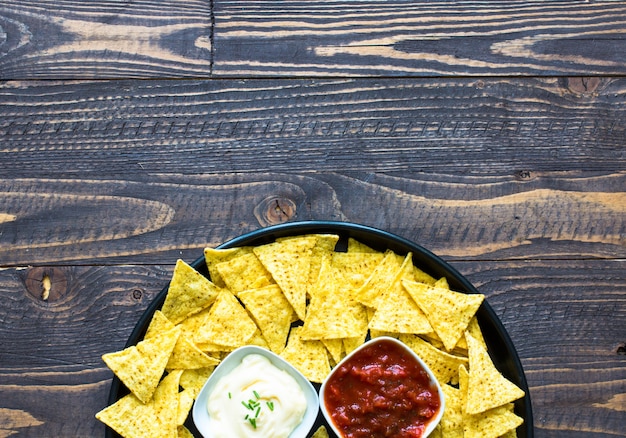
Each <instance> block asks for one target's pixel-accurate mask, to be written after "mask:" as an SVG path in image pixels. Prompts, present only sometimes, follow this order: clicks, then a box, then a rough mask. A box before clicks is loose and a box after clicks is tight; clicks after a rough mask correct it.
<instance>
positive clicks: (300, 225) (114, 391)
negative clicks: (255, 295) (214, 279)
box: [105, 221, 534, 438]
mask: <svg viewBox="0 0 626 438" xmlns="http://www.w3.org/2000/svg"><path fill="white" fill-rule="evenodd" d="M311 233H322V234H323V233H328V234H331V233H332V234H337V235H339V237H340V239H339V242H338V244H337V248H336V249H337V250H338V251H341V250H342V249H344V250H345V247H346V245H347V241H348V238H349V237H352V238H354V239H356V240H358V241H360V242H362V243H364V244H366V245H368V246H370V247H371V248H374V249H376V250H379V251H384V250H385V249H390V250H392V251H394V252H396V253H398V254H407V253H409V252H411V253H413V263H414V264H415V265H416V266H418V267H419V268H420V269H422V270H424V271H425V272H427V273H428V274H430V275H432V276H433V277H435V278H440V277H446V278H447V279H448V283H449V284H450V288H451V289H453V290H455V291H458V292H464V293H469V294H473V293H479V292H478V290H476V288H475V287H474V286H473V285H472V284H471V283H470V282H469V281H467V279H465V277H463V276H462V275H461V274H460V273H459V272H457V271H456V269H454V268H453V267H452V266H450V265H449V264H448V263H446V262H445V261H443V260H442V259H441V258H439V257H437V256H436V255H434V254H433V253H431V252H430V251H428V250H427V249H425V248H423V247H421V246H419V245H417V244H415V243H413V242H411V241H409V240H407V239H404V238H402V237H399V236H397V235H394V234H392V233H389V232H386V231H382V230H379V229H376V228H371V227H368V226H364V225H358V224H353V223H349V222H329V221H309V222H288V223H285V224H281V225H276V226H272V227H268V228H262V229H260V230H256V231H252V232H250V233H247V234H244V235H242V236H239V237H237V238H235V239H232V240H230V241H228V242H226V243H224V244H222V245H220V246H219V248H234V247H238V246H258V245H263V244H265V243H271V242H273V241H274V240H276V239H277V238H279V237H286V236H297V235H301V234H311ZM191 266H193V267H194V268H195V269H196V270H198V271H199V272H200V273H201V274H203V275H205V276H207V277H208V276H209V273H208V270H207V267H206V263H205V260H204V255H202V256H201V257H199V258H198V259H197V260H195V261H194V262H193V263H191ZM166 294H167V285H166V286H165V287H164V288H163V290H162V291H161V292H160V293H159V294H158V295H157V296H156V297H155V299H154V300H153V301H152V302H151V303H150V305H149V306H148V308H147V309H146V311H145V312H144V314H143V315H142V317H141V319H140V320H139V322H138V323H137V325H136V326H135V328H134V330H133V332H132V333H131V334H130V337H129V338H128V341H127V343H126V347H129V346H131V345H135V344H137V343H138V342H139V341H141V340H142V339H143V336H144V334H145V332H146V329H147V328H148V325H149V324H150V321H151V320H152V315H153V314H154V312H155V311H156V310H158V309H160V308H161V307H162V306H163V303H164V301H165V296H166ZM476 316H477V318H478V323H479V325H480V327H481V329H482V331H483V336H484V338H485V342H486V343H487V347H488V349H489V354H490V355H491V358H492V360H493V362H494V364H495V365H496V367H497V368H498V369H499V370H500V372H501V373H502V374H503V375H504V376H505V377H507V378H508V379H509V380H511V381H512V382H513V383H515V384H516V385H517V386H519V387H520V388H522V389H523V390H524V392H525V393H526V396H525V397H523V398H522V399H520V400H517V401H516V402H515V412H516V414H517V415H519V416H520V417H522V418H523V419H524V424H523V425H522V426H520V427H519V428H518V429H517V436H518V437H519V438H533V436H534V432H533V431H534V429H533V416H532V406H531V402H530V392H529V390H528V383H527V382H526V377H525V375H524V370H523V368H522V364H521V362H520V360H519V357H518V355H517V352H516V350H515V347H514V345H513V342H512V341H511V338H510V337H509V335H508V333H507V332H506V330H505V328H504V326H503V325H502V322H501V321H500V319H499V318H498V316H497V315H496V313H495V312H494V311H493V309H492V308H491V306H490V305H489V303H487V301H483V304H482V305H481V306H480V308H479V309H478V312H477V315H476ZM126 394H128V389H126V387H125V386H124V385H123V384H122V383H121V382H120V380H119V379H118V378H117V377H114V378H113V381H112V383H111V391H110V393H109V401H108V402H109V404H113V403H115V402H116V401H117V400H119V399H120V398H121V397H123V396H124V395H126ZM321 424H325V420H324V419H323V417H322V415H321V413H320V415H319V416H318V419H317V424H316V426H315V427H314V428H313V431H314V430H315V429H316V428H317V427H318V426H319V425H321ZM185 426H187V428H188V429H189V430H190V431H191V432H192V433H193V434H194V436H196V437H201V435H200V434H199V432H198V431H197V429H196V428H195V427H194V425H193V422H192V421H191V416H190V418H189V419H188V420H187V423H185ZM327 429H328V430H329V433H330V434H331V436H332V431H331V430H330V428H328V427H327ZM105 437H107V438H116V437H119V435H118V434H117V433H115V431H113V430H112V429H110V428H108V427H107V428H106V433H105Z"/></svg>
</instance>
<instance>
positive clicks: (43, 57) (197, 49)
mask: <svg viewBox="0 0 626 438" xmlns="http://www.w3.org/2000/svg"><path fill="white" fill-rule="evenodd" d="M212 38H213V33H212V12H211V2H210V1H204V0H185V1H183V0H168V1H166V2H162V1H152V0H139V1H132V2H130V1H125V2H111V1H84V0H61V1H39V0H9V1H4V2H3V3H2V5H0V79H3V80H7V79H33V78H40V79H77V78H100V79H102V78H120V77H123V78H145V77H200V76H204V77H208V76H210V74H211V64H212V50H213V46H212Z"/></svg>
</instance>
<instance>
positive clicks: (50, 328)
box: [0, 235, 626, 437]
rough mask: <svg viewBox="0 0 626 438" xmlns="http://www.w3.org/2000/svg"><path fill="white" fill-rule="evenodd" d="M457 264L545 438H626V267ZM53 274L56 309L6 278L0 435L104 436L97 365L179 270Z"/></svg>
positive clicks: (12, 275)
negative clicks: (478, 296)
mask: <svg viewBox="0 0 626 438" xmlns="http://www.w3.org/2000/svg"><path fill="white" fill-rule="evenodd" d="M218 238H222V239H225V238H227V236H226V235H221V236H219V237H218ZM452 264H453V266H454V267H455V268H457V269H458V270H459V271H460V272H461V273H463V274H464V275H465V276H467V278H468V279H469V280H470V281H471V282H472V283H473V284H475V285H476V286H477V287H478V289H479V290H480V291H481V292H483V293H485V294H486V295H487V300H488V301H489V303H490V304H491V305H492V307H493V308H494V310H495V311H496V313H497V314H498V316H499V317H500V318H501V320H502V321H503V323H504V325H505V326H506V328H507V330H508V331H509V334H510V335H511V338H512V340H513V342H514V343H515V345H516V348H517V350H518V352H519V354H520V357H521V359H522V362H523V365H524V367H525V370H526V373H527V378H528V380H529V385H530V387H531V396H532V400H533V403H534V406H533V408H534V411H535V416H536V422H535V427H536V432H537V436H541V437H543V436H546V437H557V436H576V437H580V436H593V437H603V436H619V435H620V434H621V431H622V427H623V421H624V419H625V418H626V410H624V404H623V397H624V394H626V367H624V360H625V356H624V355H623V354H622V355H620V354H619V353H618V347H619V345H620V344H621V343H623V342H624V341H625V340H626V330H625V328H626V300H625V297H624V294H623V290H624V287H626V283H625V281H624V277H623V272H624V270H625V269H626V264H625V262H624V260H615V261H613V262H611V263H606V262H605V261H600V260H579V261H575V262H572V261H562V260H547V261H532V260H527V261H510V262H504V261H480V262H452ZM47 268H48V269H50V270H54V269H62V270H63V271H64V272H65V274H66V275H67V277H68V278H69V279H70V281H69V283H68V284H70V286H68V292H67V293H66V294H65V295H63V297H61V298H59V299H58V300H54V301H44V300H42V299H41V298H38V297H37V296H34V295H33V294H32V291H31V290H30V289H29V288H28V287H27V282H26V279H27V278H28V277H29V273H30V272H31V271H32V268H27V269H5V270H3V271H0V300H2V302H3V303H5V304H4V305H3V306H2V307H0V320H2V321H3V324H2V325H0V336H1V337H2V339H3V340H4V341H3V346H2V362H1V365H0V400H2V402H1V403H0V424H2V425H3V426H2V427H1V428H0V432H3V431H5V430H6V431H7V434H8V433H10V432H17V433H18V435H17V436H38V437H48V436H50V437H52V436H55V437H58V436H102V435H101V434H102V433H103V428H102V426H101V425H100V424H99V423H98V422H97V421H96V420H95V419H94V418H93V415H94V413H95V412H96V411H97V410H99V409H101V408H102V407H104V406H105V404H106V398H107V394H108V389H109V382H110V380H109V379H110V377H111V374H110V372H109V371H108V370H107V369H106V367H105V366H104V364H103V363H102V362H101V359H100V356H101V355H102V354H103V353H106V352H109V351H115V350H117V349H119V348H121V347H122V346H123V345H124V343H125V341H126V339H127V337H128V336H129V334H130V332H131V331H132V329H133V327H134V324H135V323H136V322H137V321H138V319H139V316H140V315H141V313H142V312H143V311H144V310H145V308H146V307H147V305H148V303H149V302H150V300H151V299H152V298H153V297H154V296H155V295H156V294H157V293H158V292H159V291H160V290H161V289H162V287H164V286H165V284H166V283H167V281H168V280H169V277H170V275H171V269H172V266H167V267H165V266H164V267H159V266H156V265H154V266H137V265H126V266H110V267H66V268H61V267H55V266H48V267H47ZM547 287H549V289H550V291H549V292H550V293H546V288H547ZM599 319H601V320H602V321H603V324H597V321H598V320H599ZM26 340H27V341H28V342H26Z"/></svg>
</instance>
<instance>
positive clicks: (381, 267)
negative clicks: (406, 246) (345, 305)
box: [355, 250, 405, 308]
mask: <svg viewBox="0 0 626 438" xmlns="http://www.w3.org/2000/svg"><path fill="white" fill-rule="evenodd" d="M404 261H405V257H403V256H400V255H398V254H395V253H394V252H393V251H390V250H387V251H385V254H384V257H383V259H382V260H381V262H380V263H379V264H378V265H377V266H376V268H374V270H373V271H372V273H371V275H370V276H369V278H368V279H367V280H366V281H365V283H364V284H363V286H361V287H360V288H359V290H358V291H356V293H355V298H356V300H357V301H359V302H360V303H361V304H363V305H365V306H368V307H372V308H377V307H378V301H379V300H380V299H381V298H380V297H382V296H384V295H385V294H386V292H387V290H388V289H389V288H390V287H391V286H392V285H393V284H394V283H395V282H396V280H397V279H398V277H399V276H401V275H402V266H403V263H404Z"/></svg>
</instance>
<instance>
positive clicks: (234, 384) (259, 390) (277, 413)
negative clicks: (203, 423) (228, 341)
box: [207, 354, 307, 438]
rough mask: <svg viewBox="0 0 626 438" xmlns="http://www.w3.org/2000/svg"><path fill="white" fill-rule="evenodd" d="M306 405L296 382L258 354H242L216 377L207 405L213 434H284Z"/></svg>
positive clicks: (273, 437)
mask: <svg viewBox="0 0 626 438" xmlns="http://www.w3.org/2000/svg"><path fill="white" fill-rule="evenodd" d="M242 402H243V403H242ZM244 404H246V405H248V406H250V407H251V409H250V408H248V407H245V406H244ZM306 407H307V404H306V398H305V396H304V392H303V391H302V388H300V385H298V382H296V380H295V379H294V378H293V377H292V376H291V375H290V374H289V373H287V372H286V371H283V370H281V369H280V368H277V367H276V366H274V365H273V364H272V363H271V362H270V361H269V359H267V358H266V357H265V356H262V355H260V354H249V355H247V356H245V357H244V358H243V359H242V361H241V363H240V364H239V365H238V366H237V367H235V368H234V369H233V370H232V371H231V372H230V373H228V374H227V375H225V376H223V377H222V378H220V379H219V380H218V382H217V383H216V385H215V387H214V388H213V391H212V392H211V394H210V396H209V399H208V405H207V409H208V411H209V415H210V416H211V428H212V429H213V433H214V436H215V438H233V437H240V438H246V437H267V438H281V437H284V438H287V437H288V436H289V434H290V433H291V432H292V431H293V430H294V429H295V428H296V426H298V424H300V422H301V421H302V418H303V417H304V413H305V411H306ZM257 411H258V413H257ZM246 416H247V417H246Z"/></svg>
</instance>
